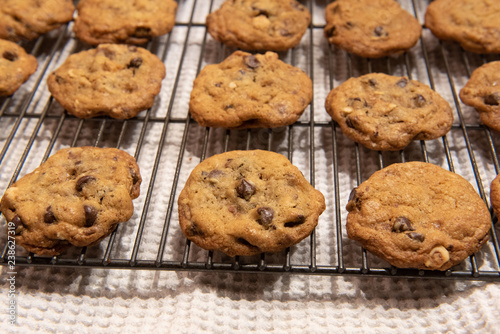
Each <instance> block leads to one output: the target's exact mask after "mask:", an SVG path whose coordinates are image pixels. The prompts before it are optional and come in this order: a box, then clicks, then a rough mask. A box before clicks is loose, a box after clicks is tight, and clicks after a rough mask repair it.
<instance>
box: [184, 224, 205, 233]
mask: <svg viewBox="0 0 500 334" xmlns="http://www.w3.org/2000/svg"><path fill="white" fill-rule="evenodd" d="M187 234H188V235H189V236H195V235H200V236H202V235H203V233H202V231H201V230H200V228H199V227H198V225H196V224H195V223H191V226H189V229H188V230H187Z"/></svg>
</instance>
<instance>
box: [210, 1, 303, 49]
mask: <svg viewBox="0 0 500 334" xmlns="http://www.w3.org/2000/svg"><path fill="white" fill-rule="evenodd" d="M310 22H311V14H310V13H309V10H308V9H307V8H306V7H305V6H303V5H301V4H300V3H299V2H297V1H295V0H273V1H267V0H227V1H225V2H224V3H223V4H222V6H221V7H220V8H219V9H217V10H216V11H214V12H212V13H210V14H209V15H208V16H207V19H206V25H207V29H208V32H209V33H210V35H212V37H213V38H214V39H216V40H217V41H219V42H221V43H224V44H226V45H228V46H232V47H236V48H239V49H243V50H265V51H285V50H288V49H290V48H293V47H294V46H296V45H297V44H299V43H300V40H301V39H302V36H303V35H304V34H305V32H306V30H307V27H308V26H309V23H310Z"/></svg>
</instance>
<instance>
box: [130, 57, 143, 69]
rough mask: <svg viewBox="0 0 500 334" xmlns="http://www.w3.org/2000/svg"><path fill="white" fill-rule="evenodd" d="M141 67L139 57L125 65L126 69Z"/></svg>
mask: <svg viewBox="0 0 500 334" xmlns="http://www.w3.org/2000/svg"><path fill="white" fill-rule="evenodd" d="M141 65H142V58H141V57H135V58H134V59H132V60H131V61H130V63H129V64H128V65H127V68H139V67H141Z"/></svg>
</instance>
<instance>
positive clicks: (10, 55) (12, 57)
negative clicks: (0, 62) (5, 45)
mask: <svg viewBox="0 0 500 334" xmlns="http://www.w3.org/2000/svg"><path fill="white" fill-rule="evenodd" d="M2 57H3V58H5V59H7V60H8V61H15V60H16V59H17V58H18V56H17V53H15V52H12V51H4V53H3V54H2Z"/></svg>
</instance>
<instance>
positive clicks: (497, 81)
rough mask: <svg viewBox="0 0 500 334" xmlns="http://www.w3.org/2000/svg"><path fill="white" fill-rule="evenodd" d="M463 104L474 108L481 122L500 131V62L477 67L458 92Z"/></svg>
mask: <svg viewBox="0 0 500 334" xmlns="http://www.w3.org/2000/svg"><path fill="white" fill-rule="evenodd" d="M460 99H461V100H462V102H463V103H465V104H467V105H469V106H471V107H474V108H476V110H477V111H478V112H479V117H480V118H481V122H483V123H484V124H486V125H487V126H489V127H491V128H492V129H494V130H497V131H500V61H493V62H491V63H487V64H484V65H482V66H480V67H478V68H477V69H476V70H474V72H472V75H471V77H470V79H469V81H468V82H467V84H466V85H465V86H464V87H463V88H462V89H461V90H460Z"/></svg>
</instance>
